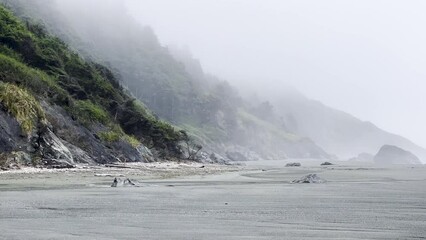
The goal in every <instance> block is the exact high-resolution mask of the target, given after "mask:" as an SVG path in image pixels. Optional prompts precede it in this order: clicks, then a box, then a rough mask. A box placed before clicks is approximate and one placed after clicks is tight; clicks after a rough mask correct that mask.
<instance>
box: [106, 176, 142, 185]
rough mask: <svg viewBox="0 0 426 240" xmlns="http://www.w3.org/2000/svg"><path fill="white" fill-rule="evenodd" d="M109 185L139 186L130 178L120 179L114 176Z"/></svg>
mask: <svg viewBox="0 0 426 240" xmlns="http://www.w3.org/2000/svg"><path fill="white" fill-rule="evenodd" d="M111 187H140V186H139V184H138V183H137V182H134V181H132V180H130V179H129V178H126V179H124V180H123V179H120V178H114V181H113V182H112V184H111Z"/></svg>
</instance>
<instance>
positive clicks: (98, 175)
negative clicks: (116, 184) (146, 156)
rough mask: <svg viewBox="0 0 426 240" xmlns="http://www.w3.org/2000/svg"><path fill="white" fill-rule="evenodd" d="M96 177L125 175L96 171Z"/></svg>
mask: <svg viewBox="0 0 426 240" xmlns="http://www.w3.org/2000/svg"><path fill="white" fill-rule="evenodd" d="M95 177H124V175H123V174H111V173H96V174H95Z"/></svg>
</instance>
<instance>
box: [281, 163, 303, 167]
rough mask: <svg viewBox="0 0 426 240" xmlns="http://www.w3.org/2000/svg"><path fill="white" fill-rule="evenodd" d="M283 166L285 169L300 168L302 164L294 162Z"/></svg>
mask: <svg viewBox="0 0 426 240" xmlns="http://www.w3.org/2000/svg"><path fill="white" fill-rule="evenodd" d="M285 166H286V167H300V166H302V164H300V163H298V162H294V163H287V164H286V165H285Z"/></svg>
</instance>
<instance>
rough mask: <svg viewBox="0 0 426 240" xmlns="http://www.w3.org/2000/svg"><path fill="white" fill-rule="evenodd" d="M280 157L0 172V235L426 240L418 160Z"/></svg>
mask: <svg viewBox="0 0 426 240" xmlns="http://www.w3.org/2000/svg"><path fill="white" fill-rule="evenodd" d="M286 162H288V161H263V162H251V163H247V165H245V166H218V165H205V166H204V167H203V166H201V165H191V164H182V165H179V164H172V163H170V164H168V163H163V164H159V165H158V166H157V165H155V164H153V165H147V166H145V167H144V166H137V168H139V169H138V170H129V169H119V170H118V169H106V170H105V169H97V170H94V169H80V170H75V171H63V172H61V171H50V172H49V171H47V172H33V173H28V172H26V173H19V172H15V173H2V174H0V229H1V231H0V239H425V236H426V168H425V167H424V166H373V165H365V164H363V165H361V164H359V163H351V164H349V163H345V162H339V163H338V165H332V166H327V167H321V166H319V163H320V162H317V161H310V162H302V167H293V168H289V167H284V165H285V163H286ZM167 165H168V166H167ZM154 166H155V167H154ZM309 173H316V174H318V176H320V177H321V178H323V179H325V180H327V182H326V183H322V184H291V181H292V180H294V179H298V178H300V177H302V176H304V175H306V174H309ZM114 177H120V178H127V177H128V178H130V179H132V180H133V181H135V182H136V183H137V187H117V188H111V187H110V185H111V183H112V180H113V179H114Z"/></svg>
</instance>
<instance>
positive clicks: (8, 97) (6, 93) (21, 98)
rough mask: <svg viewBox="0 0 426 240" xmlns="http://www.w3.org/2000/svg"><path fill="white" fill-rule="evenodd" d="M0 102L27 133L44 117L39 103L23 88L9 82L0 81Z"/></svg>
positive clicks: (43, 119) (44, 118)
mask: <svg viewBox="0 0 426 240" xmlns="http://www.w3.org/2000/svg"><path fill="white" fill-rule="evenodd" d="M0 103H1V104H2V106H3V107H4V108H5V109H6V110H7V111H8V112H9V113H11V114H12V115H13V116H14V117H15V118H16V120H17V121H18V122H19V124H20V126H21V128H22V131H23V132H24V133H26V134H27V135H29V134H30V133H31V132H32V131H33V130H34V129H35V127H36V125H37V124H38V123H39V122H40V121H45V120H46V117H45V114H44V111H43V109H42V108H41V106H40V103H39V102H38V101H37V100H36V99H35V98H34V97H33V96H32V95H31V94H30V93H29V92H28V91H27V90H25V89H23V88H20V87H18V86H16V85H14V84H10V83H0Z"/></svg>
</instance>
